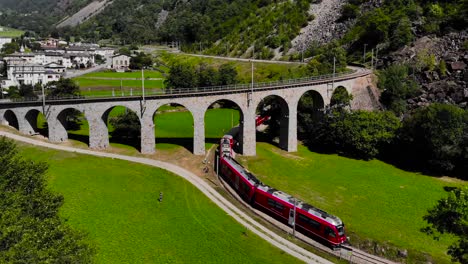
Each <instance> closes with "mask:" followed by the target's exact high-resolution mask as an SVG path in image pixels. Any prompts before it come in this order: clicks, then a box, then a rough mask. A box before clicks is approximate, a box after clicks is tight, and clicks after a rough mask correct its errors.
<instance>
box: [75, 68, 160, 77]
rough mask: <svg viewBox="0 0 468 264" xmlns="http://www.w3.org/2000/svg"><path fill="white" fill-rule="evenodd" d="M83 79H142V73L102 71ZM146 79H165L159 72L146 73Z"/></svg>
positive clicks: (87, 75)
mask: <svg viewBox="0 0 468 264" xmlns="http://www.w3.org/2000/svg"><path fill="white" fill-rule="evenodd" d="M81 77H82V78H93V77H99V78H138V79H141V71H133V72H113V71H101V72H92V73H88V74H85V75H82V76H81ZM144 77H145V79H146V78H164V76H163V75H162V73H161V72H159V71H149V70H145V71H144Z"/></svg>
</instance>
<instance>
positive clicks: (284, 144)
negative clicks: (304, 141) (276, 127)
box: [279, 102, 297, 152]
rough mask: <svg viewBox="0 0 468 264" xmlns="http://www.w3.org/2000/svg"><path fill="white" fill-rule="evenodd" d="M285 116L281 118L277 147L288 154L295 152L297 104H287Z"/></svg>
mask: <svg viewBox="0 0 468 264" xmlns="http://www.w3.org/2000/svg"><path fill="white" fill-rule="evenodd" d="M287 104H288V110H289V111H288V112H287V115H285V114H283V116H281V121H280V124H281V127H280V129H281V131H280V142H279V146H280V148H281V149H284V150H286V151H288V152H296V151H297V102H294V103H293V102H287Z"/></svg>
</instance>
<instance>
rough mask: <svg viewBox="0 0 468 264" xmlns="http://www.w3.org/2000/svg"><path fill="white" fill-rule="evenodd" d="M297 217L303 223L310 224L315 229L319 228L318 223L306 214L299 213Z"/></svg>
mask: <svg viewBox="0 0 468 264" xmlns="http://www.w3.org/2000/svg"><path fill="white" fill-rule="evenodd" d="M299 219H300V220H301V221H302V222H304V223H306V224H308V225H309V226H311V227H312V228H315V229H317V230H318V229H320V223H319V222H317V221H315V220H314V219H310V218H308V217H307V216H305V215H302V214H299Z"/></svg>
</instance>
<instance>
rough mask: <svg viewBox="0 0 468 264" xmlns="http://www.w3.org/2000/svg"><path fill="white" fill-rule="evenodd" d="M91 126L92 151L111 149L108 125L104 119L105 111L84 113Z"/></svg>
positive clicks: (90, 143)
mask: <svg viewBox="0 0 468 264" xmlns="http://www.w3.org/2000/svg"><path fill="white" fill-rule="evenodd" d="M83 113H84V115H85V116H86V119H88V124H89V147H90V148H92V149H106V148H108V147H109V135H108V131H107V125H106V123H105V122H104V119H103V115H104V113H103V111H92V110H89V111H84V112H83Z"/></svg>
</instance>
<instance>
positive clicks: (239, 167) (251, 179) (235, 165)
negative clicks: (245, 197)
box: [224, 157, 263, 185]
mask: <svg viewBox="0 0 468 264" xmlns="http://www.w3.org/2000/svg"><path fill="white" fill-rule="evenodd" d="M224 160H225V161H226V162H228V163H229V164H230V165H231V166H232V167H233V168H234V169H235V170H237V171H238V172H239V173H240V174H241V175H242V177H244V179H246V180H247V181H249V182H250V184H252V185H262V184H263V183H262V182H261V181H260V180H259V179H257V177H255V176H254V175H253V174H252V173H250V172H249V171H247V170H246V169H245V168H244V167H242V165H240V164H239V163H238V162H237V161H236V160H235V159H233V158H231V157H224Z"/></svg>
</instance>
